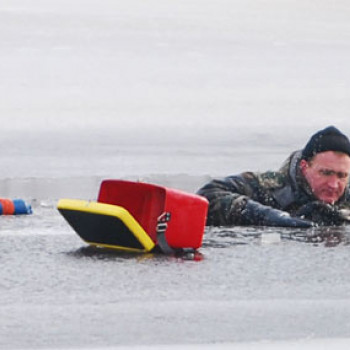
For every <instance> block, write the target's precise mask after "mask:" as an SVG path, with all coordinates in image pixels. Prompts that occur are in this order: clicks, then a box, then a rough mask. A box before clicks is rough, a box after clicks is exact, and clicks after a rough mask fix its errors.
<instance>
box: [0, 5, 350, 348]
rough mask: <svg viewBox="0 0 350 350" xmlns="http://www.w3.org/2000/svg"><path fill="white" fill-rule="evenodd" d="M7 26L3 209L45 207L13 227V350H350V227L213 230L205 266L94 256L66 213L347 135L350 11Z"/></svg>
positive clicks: (9, 242)
mask: <svg viewBox="0 0 350 350" xmlns="http://www.w3.org/2000/svg"><path fill="white" fill-rule="evenodd" d="M0 27H1V30H0V42H1V44H0V76H1V79H0V96H1V97H0V98H1V104H0V121H1V122H2V123H1V130H2V133H1V137H0V150H1V151H0V164H1V167H2V173H1V179H0V197H7V198H16V197H17V198H23V199H25V200H27V201H28V202H30V203H31V204H32V206H33V210H34V214H33V215H31V216H26V217H0V263H1V266H2V268H1V274H0V276H1V281H0V348H4V349H56V348H63V349H77V348H78V349H82V348H84V349H85V348H88V349H90V348H91V349H95V350H97V349H98V350H101V349H104V350H105V349H111V348H116V349H125V348H127V349H134V348H135V347H141V349H149V348H165V349H176V348H181V349H186V348H189V349H192V350H194V349H197V348H199V347H200V348H201V349H206V348H223V349H225V348H230V349H236V348H237V349H243V350H245V349H250V348H254V349H255V348H257V347H258V348H260V349H265V348H269V349H275V348H276V349H277V348H279V349H281V348H282V349H289V348H292V347H293V348H295V347H296V346H298V347H299V348H300V349H303V348H308V349H311V348H312V349H313V348H317V349H322V348H323V347H324V348H326V347H332V348H334V349H345V348H349V340H348V339H349V338H350V323H349V319H350V299H349V295H350V275H349V268H350V264H349V242H350V229H349V228H348V227H341V228H333V229H327V228H324V229H311V230H306V231H293V230H288V229H284V230H283V229H271V228H265V229H262V228H254V227H251V228H244V227H235V228H230V229H219V228H215V229H209V228H208V229H207V230H206V233H205V236H204V243H203V247H202V248H201V249H200V251H199V253H198V254H197V255H196V257H195V259H194V260H193V259H189V258H188V257H186V256H185V257H167V256H159V255H152V254H149V255H132V254H111V253H108V252H105V251H103V250H96V249H91V248H89V247H87V245H86V244H85V243H84V242H82V241H81V240H80V239H79V237H78V236H77V235H76V234H75V233H74V232H73V231H72V230H71V229H70V227H68V225H67V224H66V223H65V221H64V220H63V218H62V217H61V216H60V215H59V213H58V212H57V210H56V203H57V200H58V199H60V198H64V197H68V198H79V199H95V198H96V196H97V192H98V188H99V184H100V182H101V180H102V179H104V178H122V179H130V180H142V181H146V182H151V183H156V184H161V185H165V186H169V187H174V188H178V189H182V190H186V191H189V192H194V191H196V190H197V189H198V188H199V187H200V186H201V185H203V184H204V183H205V182H206V181H208V180H209V179H210V178H212V177H217V176H225V175H229V174H233V173H237V172H240V171H244V170H253V171H254V170H260V171H263V170H267V169H277V168H278V167H279V166H280V165H281V163H282V162H283V161H284V160H285V158H286V157H287V156H288V155H289V153H290V152H292V151H293V150H295V149H297V148H302V147H303V146H304V145H305V143H306V142H307V140H308V138H309V136H310V135H311V134H312V133H313V132H315V131H316V130H318V129H321V128H323V127H325V126H327V125H330V124H334V125H335V126H337V127H339V128H340V129H341V130H342V131H343V132H345V133H347V134H348V135H350V124H349V122H348V115H347V114H348V111H349V110H350V99H349V93H348V92H349V91H350V76H349V70H348V62H349V59H350V47H349V45H348V43H349V39H350V38H349V33H350V5H349V3H348V2H347V1H337V2H334V3H331V4H330V3H329V2H328V1H307V2H305V1H299V0H293V1H283V2H281V1H277V0H275V1H274V0H267V1H264V2H260V1H254V0H251V1H244V2H242V1H236V0H231V1H226V0H219V1H215V3H214V2H211V1H207V0H201V1H200V0H187V1H185V0H178V1H169V0H166V1H158V0H130V1H127V2H125V1H124V2H122V1H115V0H114V1H112V0H103V1H97V0H84V1H83V0H73V1H72V0H70V1H67V0H32V1H30V2H28V1H25V0H11V1H10V0H3V1H2V2H1V4H0ZM347 91H348V92H347Z"/></svg>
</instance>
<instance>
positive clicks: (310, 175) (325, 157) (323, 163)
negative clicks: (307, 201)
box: [300, 151, 350, 204]
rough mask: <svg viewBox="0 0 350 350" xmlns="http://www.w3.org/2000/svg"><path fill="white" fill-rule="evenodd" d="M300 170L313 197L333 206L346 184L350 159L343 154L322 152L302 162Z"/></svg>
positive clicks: (349, 170)
mask: <svg viewBox="0 0 350 350" xmlns="http://www.w3.org/2000/svg"><path fill="white" fill-rule="evenodd" d="M300 168H301V172H302V174H303V175H304V177H305V179H306V181H307V182H308V184H309V185H310V187H311V190H312V192H313V194H314V196H315V197H316V198H317V199H318V200H320V201H322V202H325V203H329V204H334V203H335V202H336V201H337V200H338V199H339V198H340V197H341V196H342V195H343V193H344V190H345V187H346V185H347V183H348V180H349V173H350V157H349V156H348V155H347V154H345V153H337V152H333V151H327V152H322V153H318V154H316V155H315V156H314V157H313V159H312V160H310V161H306V160H302V161H301V162H300Z"/></svg>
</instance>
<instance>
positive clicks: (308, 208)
mask: <svg viewBox="0 0 350 350" xmlns="http://www.w3.org/2000/svg"><path fill="white" fill-rule="evenodd" d="M296 215H297V216H298V217H300V218H302V219H307V220H311V221H313V222H315V223H316V224H318V225H320V226H339V225H342V224H344V223H346V222H350V210H349V209H339V208H338V207H337V206H335V205H331V204H327V203H323V202H320V201H314V202H310V203H307V204H305V205H303V206H302V207H301V208H300V209H299V210H298V211H297V212H296Z"/></svg>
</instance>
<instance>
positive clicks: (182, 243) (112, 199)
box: [97, 180, 208, 251]
mask: <svg viewBox="0 0 350 350" xmlns="http://www.w3.org/2000/svg"><path fill="white" fill-rule="evenodd" d="M97 201H98V202H100V203H106V204H112V205H117V206H121V207H123V208H125V209H126V210H128V211H129V212H130V214H131V215H132V216H133V217H134V218H135V219H136V221H137V222H138V223H139V224H140V225H141V226H142V228H143V229H144V230H145V231H146V232H147V234H148V235H149V236H150V238H151V239H152V240H153V241H154V242H155V243H156V244H158V245H159V246H160V247H161V249H162V250H163V251H164V250H167V249H168V247H169V248H170V249H179V248H193V249H197V248H199V247H200V246H201V245H202V240H203V234H204V229H205V222H206V216H207V210H208V201H207V200H206V199H205V198H204V197H201V196H198V195H196V194H190V193H186V192H183V191H180V190H176V189H171V188H167V187H162V186H158V185H153V184H147V183H142V182H131V181H123V180H104V181H103V182H102V183H101V187H100V192H99V195H98V200H97ZM167 246H168V247H167Z"/></svg>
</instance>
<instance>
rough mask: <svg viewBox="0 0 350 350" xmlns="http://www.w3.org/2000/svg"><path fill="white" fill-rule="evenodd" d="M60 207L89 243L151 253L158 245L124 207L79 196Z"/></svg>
mask: <svg viewBox="0 0 350 350" xmlns="http://www.w3.org/2000/svg"><path fill="white" fill-rule="evenodd" d="M57 209H58V210H59V212H60V213H61V214H62V216H63V217H64V218H65V219H66V221H67V222H68V223H69V225H70V226H71V227H72V228H73V229H74V230H75V231H76V232H77V234H78V235H79V236H80V237H81V238H82V239H83V240H84V241H85V242H87V243H89V244H91V245H94V246H100V247H106V248H112V249H118V250H124V251H129V252H149V251H151V250H152V249H153V248H154V246H155V244H154V242H153V241H152V239H151V238H150V237H149V235H148V234H147V233H146V232H145V230H144V229H143V228H142V227H141V226H140V224H139V223H138V222H137V221H136V220H135V219H134V217H133V216H132V215H131V214H130V213H129V212H128V211H127V210H126V209H124V208H122V207H120V206H117V205H110V204H105V203H99V202H92V201H84V200H78V199H61V200H60V201H59V202H58V204H57Z"/></svg>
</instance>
